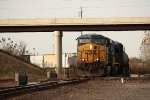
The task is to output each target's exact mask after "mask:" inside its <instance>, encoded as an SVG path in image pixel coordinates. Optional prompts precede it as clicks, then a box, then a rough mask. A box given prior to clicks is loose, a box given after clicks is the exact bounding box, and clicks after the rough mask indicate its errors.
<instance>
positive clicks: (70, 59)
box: [43, 53, 77, 68]
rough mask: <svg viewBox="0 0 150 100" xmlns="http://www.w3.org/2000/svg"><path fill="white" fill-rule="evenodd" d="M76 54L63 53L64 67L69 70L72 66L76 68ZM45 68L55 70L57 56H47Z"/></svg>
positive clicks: (45, 57) (45, 56)
mask: <svg viewBox="0 0 150 100" xmlns="http://www.w3.org/2000/svg"><path fill="white" fill-rule="evenodd" d="M76 61H77V60H76V53H63V54H62V67H63V68H68V67H71V66H76ZM43 67H44V68H55V67H56V58H55V54H45V55H44V66H43Z"/></svg>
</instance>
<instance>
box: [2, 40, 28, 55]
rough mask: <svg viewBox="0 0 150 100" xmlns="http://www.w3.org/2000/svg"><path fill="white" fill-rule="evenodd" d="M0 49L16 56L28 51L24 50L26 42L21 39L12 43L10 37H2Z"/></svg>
mask: <svg viewBox="0 0 150 100" xmlns="http://www.w3.org/2000/svg"><path fill="white" fill-rule="evenodd" d="M0 49H2V50H4V51H6V52H8V53H10V54H13V55H16V56H21V55H24V54H26V53H27V52H28V51H27V50H26V44H25V43H24V42H23V41H20V42H18V43H14V41H12V40H11V39H10V38H8V39H5V38H2V39H1V40H0Z"/></svg>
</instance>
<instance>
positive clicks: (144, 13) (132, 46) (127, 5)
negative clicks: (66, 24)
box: [0, 0, 150, 57]
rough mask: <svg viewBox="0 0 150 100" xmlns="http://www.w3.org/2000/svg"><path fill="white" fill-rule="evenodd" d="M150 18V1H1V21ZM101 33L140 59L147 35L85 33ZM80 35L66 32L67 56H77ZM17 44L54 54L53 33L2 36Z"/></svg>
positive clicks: (134, 32)
mask: <svg viewBox="0 0 150 100" xmlns="http://www.w3.org/2000/svg"><path fill="white" fill-rule="evenodd" d="M80 7H83V17H84V18H101V17H103V18H107V17H149V16H150V12H149V9H150V0H0V19H25V18H79V17H80V16H79V12H80ZM83 33H84V34H87V33H97V34H102V35H104V36H108V37H109V38H111V39H113V40H115V41H118V42H121V43H123V44H124V45H125V48H126V52H127V53H128V55H129V56H130V57H134V56H135V57H139V55H140V49H139V47H140V44H141V41H142V38H143V35H144V31H124V32H120V31H118V32H110V31H107V32H106V31H105V32H98V31H96V32H83ZM78 36H80V32H64V35H63V52H76V40H75V39H76V38H77V37H78ZM2 37H5V38H8V37H10V38H11V39H12V40H14V41H16V42H17V41H24V42H25V43H26V44H27V48H28V49H29V50H30V52H33V48H36V49H35V50H36V52H38V53H39V54H45V53H52V52H53V33H52V32H45V33H43V32H39V33H21V34H20V33H0V39H1V38H2Z"/></svg>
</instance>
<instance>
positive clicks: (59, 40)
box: [54, 31, 63, 78]
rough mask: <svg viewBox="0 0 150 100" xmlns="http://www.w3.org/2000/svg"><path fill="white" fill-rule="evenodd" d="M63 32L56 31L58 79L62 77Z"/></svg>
mask: <svg viewBox="0 0 150 100" xmlns="http://www.w3.org/2000/svg"><path fill="white" fill-rule="evenodd" d="M62 37H63V33H62V31H54V54H55V59H56V67H57V69H56V72H57V75H58V78H59V77H60V76H61V69H62Z"/></svg>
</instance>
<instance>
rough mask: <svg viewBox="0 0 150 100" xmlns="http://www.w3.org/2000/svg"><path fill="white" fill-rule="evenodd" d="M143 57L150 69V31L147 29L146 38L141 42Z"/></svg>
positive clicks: (145, 64) (145, 65)
mask: <svg viewBox="0 0 150 100" xmlns="http://www.w3.org/2000/svg"><path fill="white" fill-rule="evenodd" d="M140 50H141V59H142V60H143V62H144V67H146V68H147V70H149V71H150V31H145V36H144V39H143V40H142V43H141V47H140Z"/></svg>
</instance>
